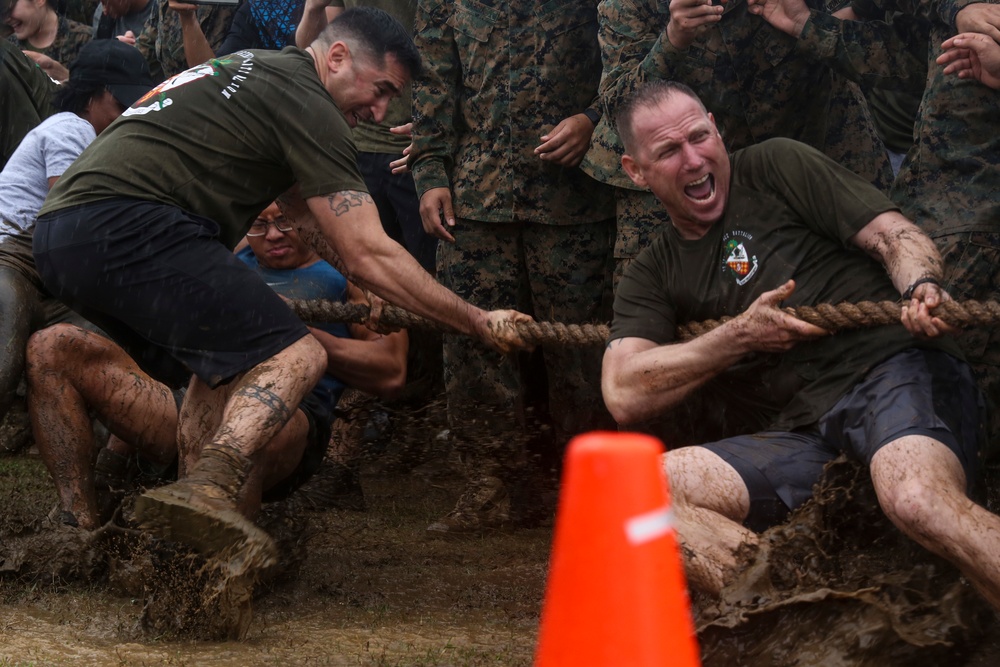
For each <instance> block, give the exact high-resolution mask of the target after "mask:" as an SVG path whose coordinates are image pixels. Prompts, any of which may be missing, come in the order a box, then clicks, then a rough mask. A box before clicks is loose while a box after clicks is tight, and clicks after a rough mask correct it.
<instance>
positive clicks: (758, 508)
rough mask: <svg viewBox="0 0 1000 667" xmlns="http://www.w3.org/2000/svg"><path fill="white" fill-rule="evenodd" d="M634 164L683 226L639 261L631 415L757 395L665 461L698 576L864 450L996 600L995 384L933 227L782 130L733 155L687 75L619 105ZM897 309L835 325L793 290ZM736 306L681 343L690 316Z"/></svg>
mask: <svg viewBox="0 0 1000 667" xmlns="http://www.w3.org/2000/svg"><path fill="white" fill-rule="evenodd" d="M618 129H619V134H620V135H621V137H622V140H623V142H624V145H625V155H624V156H623V158H622V166H623V167H624V169H625V171H626V173H628V175H629V177H630V178H632V179H633V180H634V181H635V183H636V184H637V185H639V186H642V187H649V188H650V189H651V190H652V191H653V193H654V194H655V195H656V196H657V198H658V199H659V200H660V202H661V203H662V204H663V205H664V207H665V208H666V210H667V212H668V213H669V214H670V220H671V226H670V227H669V228H667V229H666V230H665V231H664V233H663V235H662V236H661V237H660V238H659V239H658V240H657V241H656V242H655V243H653V244H652V245H651V246H650V247H649V248H647V249H646V250H645V251H644V252H643V253H642V254H640V255H639V257H638V258H637V259H636V261H635V262H634V263H633V264H632V265H631V266H630V267H629V268H628V269H627V270H626V273H625V275H624V277H623V279H622V282H621V284H620V285H619V288H618V292H617V294H616V297H615V307H614V310H615V314H614V323H613V325H612V331H611V337H610V338H611V342H610V343H609V344H608V347H607V349H606V351H605V355H604V368H603V373H602V389H603V393H604V398H605V401H606V403H607V405H608V408H609V409H610V411H611V413H612V415H613V416H614V417H615V419H616V420H617V421H618V422H619V423H623V424H633V423H637V422H641V421H642V420H645V419H648V418H650V417H652V416H655V415H656V414H657V413H660V412H662V411H664V410H666V409H668V408H670V407H672V406H675V405H677V404H679V403H681V402H682V401H684V400H686V399H687V398H688V396H690V395H691V393H692V392H694V391H695V390H701V391H709V392H711V394H712V396H713V399H714V401H715V402H714V405H716V406H717V410H718V411H719V412H720V413H721V412H722V411H723V410H726V409H729V406H730V405H734V404H741V403H742V404H744V405H746V404H748V403H749V404H752V405H753V407H754V409H755V410H757V411H758V413H759V415H760V423H761V424H762V426H761V427H760V428H759V429H757V432H756V433H747V434H743V435H735V436H732V437H726V438H723V439H722V440H718V441H716V442H709V443H706V444H700V445H695V446H688V447H680V448H677V449H672V450H671V451H670V452H669V453H668V454H667V455H666V456H665V458H664V469H665V471H666V474H667V475H668V477H669V479H670V485H671V489H672V492H673V497H674V510H675V512H676V517H677V526H678V534H679V536H680V540H681V544H682V548H683V552H684V556H685V564H686V567H687V572H688V578H689V580H690V582H691V584H692V585H693V586H696V587H698V588H700V589H703V590H705V591H707V592H714V593H716V594H718V593H719V592H720V591H721V590H722V589H723V588H724V587H725V586H726V585H727V584H728V583H730V582H732V581H733V579H734V577H735V576H736V574H737V573H738V572H739V569H740V568H739V565H740V563H739V561H738V557H737V554H738V552H739V551H740V549H741V547H743V546H744V545H757V544H758V543H759V542H758V537H757V532H759V531H762V530H764V529H766V528H768V527H770V526H772V525H775V524H777V523H780V522H781V521H783V520H784V518H785V517H786V516H787V514H788V513H789V511H791V510H794V509H795V508H796V507H798V506H800V505H801V504H802V503H804V502H805V501H806V500H808V499H809V497H810V496H811V495H812V487H813V484H814V483H815V482H816V481H818V479H819V477H820V475H821V473H822V470H823V466H824V465H825V464H826V463H827V462H829V461H831V460H833V459H834V458H836V457H837V456H838V455H840V454H841V453H843V454H846V455H847V456H848V457H850V458H853V459H855V460H858V461H861V462H863V463H865V464H867V465H868V467H869V469H870V472H871V477H872V482H873V483H874V486H875V491H876V494H877V495H878V499H879V504H880V505H881V507H882V509H883V511H884V512H885V513H886V515H887V516H888V518H889V519H890V520H891V521H892V522H893V523H894V524H895V525H896V526H897V527H898V528H899V529H900V530H901V531H903V532H904V533H905V534H906V535H908V536H909V537H910V538H912V539H913V540H915V541H917V542H918V543H919V544H921V545H922V546H924V547H925V548H927V549H929V550H930V551H932V552H934V553H935V554H937V555H939V556H941V557H943V558H947V559H948V560H950V561H951V562H952V563H954V564H955V565H956V566H957V567H958V568H959V569H961V571H962V572H963V573H964V574H965V575H966V577H967V578H968V579H969V581H970V582H972V583H973V585H974V586H976V588H977V589H978V590H979V591H980V593H982V594H983V596H984V597H985V598H986V599H987V600H988V601H989V602H990V603H992V604H993V605H994V606H995V607H1000V517H997V516H996V515H993V514H991V513H989V512H988V511H987V510H986V509H984V508H983V507H980V506H979V505H976V504H975V503H973V502H972V501H971V500H970V499H969V497H968V495H967V492H968V487H969V486H970V484H971V483H972V482H973V481H974V480H975V475H976V472H977V470H976V468H977V450H978V447H979V446H980V445H981V440H982V434H983V433H982V430H983V421H982V405H983V401H982V396H981V394H980V393H979V390H978V389H977V387H976V384H975V382H974V380H973V377H972V373H971V370H970V369H969V366H968V365H967V364H966V363H965V362H964V361H962V360H961V354H960V353H959V352H958V348H957V347H956V346H955V344H954V343H953V341H951V340H950V339H949V338H948V337H946V336H944V335H943V334H946V333H950V327H949V326H948V325H946V324H945V323H943V322H942V321H941V320H940V319H938V318H936V317H934V316H933V314H932V313H931V311H932V309H933V308H934V307H936V306H937V305H938V304H939V303H941V302H942V301H945V300H948V299H949V298H950V297H949V296H948V294H947V293H946V292H945V291H944V290H943V289H942V288H941V286H940V281H941V278H942V266H941V258H940V255H939V254H938V252H937V250H936V248H935V246H934V243H933V241H931V239H930V238H929V237H928V236H927V235H926V234H924V233H923V232H921V231H920V230H919V229H918V228H917V227H916V226H915V225H913V224H912V223H911V222H910V221H909V220H907V219H906V218H905V217H903V216H902V215H901V214H900V213H899V211H898V207H897V206H896V205H894V204H893V203H892V201H890V200H889V199H887V198H886V197H885V196H884V195H882V194H881V193H880V192H879V191H878V190H876V189H875V188H874V187H873V186H871V185H870V184H869V183H867V182H865V181H864V179H862V178H859V177H858V176H856V175H855V174H853V173H851V172H850V171H848V170H847V169H845V168H843V167H842V166H840V165H839V164H837V163H836V162H834V161H832V160H830V159H829V158H827V157H826V156H824V155H822V154H821V153H819V152H818V151H816V150H815V149H813V148H811V147H809V146H806V145H805V144H801V143H798V142H795V141H792V140H788V139H772V140H769V141H765V142H762V143H760V144H756V145H754V146H751V147H748V148H745V149H743V150H739V151H736V152H734V153H732V154H731V155H729V154H727V152H726V148H725V146H724V144H723V142H722V137H721V136H720V134H719V131H718V129H717V127H716V124H715V119H714V118H713V117H712V114H710V113H707V112H706V111H705V108H704V106H703V105H702V103H701V101H700V100H699V99H698V98H697V96H696V95H695V94H694V93H693V92H692V91H691V90H690V89H688V88H686V87H684V86H682V85H680V84H676V83H673V82H663V81H660V82H656V83H651V84H647V86H646V87H645V88H642V89H640V90H639V91H638V92H637V93H636V95H635V96H634V97H633V98H632V99H631V101H630V102H629V103H627V104H626V105H624V106H623V108H622V109H621V110H620V111H619V116H618ZM900 294H902V296H903V307H902V316H901V323H900V324H899V325H892V326H886V327H879V328H874V329H860V330H853V331H846V332H841V333H838V334H836V335H832V336H831V335H829V334H828V332H826V331H825V330H823V329H821V328H819V327H816V326H813V325H811V324H808V323H806V322H804V321H802V320H799V319H797V318H795V317H792V316H791V315H789V314H788V313H786V312H785V311H783V310H781V308H780V307H781V306H782V305H784V306H802V305H816V304H820V303H840V302H844V301H847V302H858V301H863V300H867V301H880V300H896V299H898V298H899V295H900ZM723 316H731V317H732V319H730V320H728V321H726V322H725V323H723V324H722V325H721V326H719V327H718V328H716V329H714V330H712V331H710V332H709V333H707V334H705V335H703V336H700V337H698V338H696V339H694V340H691V341H687V342H678V340H677V335H676V327H677V325H679V324H683V323H684V322H687V321H700V320H704V319H707V318H711V319H719V318H721V317H723Z"/></svg>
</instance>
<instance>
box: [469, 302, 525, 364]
mask: <svg viewBox="0 0 1000 667" xmlns="http://www.w3.org/2000/svg"><path fill="white" fill-rule="evenodd" d="M532 321H534V320H533V319H532V318H531V317H530V316H528V315H525V314H524V313H519V312H517V311H516V310H491V311H489V312H487V313H486V329H485V331H483V332H482V333H481V337H482V339H483V341H484V342H486V343H488V344H489V345H491V346H492V347H494V348H495V349H497V350H499V351H500V352H503V353H504V354H508V353H510V352H514V351H516V350H530V349H532V348H533V347H534V345H531V344H529V343H528V342H527V341H525V340H524V339H523V338H522V337H521V334H520V333H519V332H518V330H517V327H516V326H515V324H517V323H518V322H532Z"/></svg>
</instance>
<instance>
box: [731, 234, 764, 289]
mask: <svg viewBox="0 0 1000 667" xmlns="http://www.w3.org/2000/svg"><path fill="white" fill-rule="evenodd" d="M723 239H724V245H723V249H722V261H723V264H724V267H725V268H724V269H723V270H724V271H728V272H729V274H730V275H732V276H733V278H735V279H736V284H737V285H745V284H746V283H747V282H748V281H749V280H750V279H751V278H753V277H754V274H756V273H757V268H758V263H757V255H751V254H750V253H749V252H748V251H747V242H748V241H752V240H753V237H752V236H751V235H750V234H749V233H747V232H744V231H740V230H737V231H733V232H727V233H726V235H725V236H724V237H723Z"/></svg>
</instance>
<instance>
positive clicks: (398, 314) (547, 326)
mask: <svg viewBox="0 0 1000 667" xmlns="http://www.w3.org/2000/svg"><path fill="white" fill-rule="evenodd" d="M290 303H291V306H292V309H293V310H294V311H295V313H296V314H297V315H298V316H299V317H301V318H302V319H303V320H306V321H307V322H348V323H354V324H364V323H366V322H367V321H368V317H369V313H370V310H369V307H368V306H367V305H365V304H355V303H339V302H337V301H326V300H322V299H310V300H296V301H291V302H290ZM902 307H903V305H902V304H901V303H898V302H895V301H861V302H859V303H839V304H837V305H833V304H825V303H824V304H820V305H818V306H799V307H797V308H782V310H783V311H785V312H786V313H788V314H789V315H792V316H793V317H797V318H799V319H800V320H803V321H805V322H808V323H810V324H815V325H816V326H818V327H822V328H824V329H826V330H827V331H830V332H831V333H834V332H837V331H842V330H845V329H860V328H864V327H877V326H884V325H887V324H898V323H899V316H900V311H901V310H902ZM933 314H934V316H935V317H939V318H941V320H942V321H943V322H945V323H946V324H949V325H951V326H954V327H958V328H962V329H965V328H969V327H994V326H996V325H997V323H1000V303H998V302H996V301H945V302H944V303H942V304H940V305H939V306H938V307H937V308H935V309H934V310H933ZM730 319H732V318H729V317H725V318H723V319H721V320H705V321H703V322H690V323H688V324H683V325H681V326H680V327H678V329H677V335H678V338H679V339H680V340H690V339H692V338H696V337H698V336H700V335H702V334H704V333H707V332H709V331H711V330H712V329H714V328H715V327H717V326H719V325H720V324H722V323H723V322H726V321H728V320H730ZM379 325H380V326H381V327H382V329H383V330H390V331H391V330H396V329H432V330H435V331H442V332H451V333H454V331H453V330H452V329H450V328H449V327H445V326H443V325H440V324H438V323H437V322H434V321H432V320H428V319H426V318H424V317H420V316H419V315H414V314H413V313H411V312H409V311H407V310H403V309H402V308H399V307H397V306H392V305H388V304H387V305H386V306H385V307H383V308H382V313H381V316H380V317H379ZM517 328H518V331H519V332H520V334H521V336H522V338H524V339H525V341H527V342H528V343H530V344H532V345H562V346H565V347H584V346H587V345H604V344H605V343H606V342H607V339H608V334H609V327H608V326H607V325H606V324H563V323H562V322H525V323H520V324H518V325H517Z"/></svg>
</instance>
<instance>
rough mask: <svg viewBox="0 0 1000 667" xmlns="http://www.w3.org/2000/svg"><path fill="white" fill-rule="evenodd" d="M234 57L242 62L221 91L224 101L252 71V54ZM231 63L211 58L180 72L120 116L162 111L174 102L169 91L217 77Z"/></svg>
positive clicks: (228, 59) (226, 58)
mask: <svg viewBox="0 0 1000 667" xmlns="http://www.w3.org/2000/svg"><path fill="white" fill-rule="evenodd" d="M235 55H238V56H243V58H244V60H243V62H242V63H241V64H240V66H239V69H238V71H237V72H236V74H234V75H233V76H232V78H231V79H230V81H229V84H228V85H227V86H226V87H225V88H223V89H222V96H223V97H225V98H226V99H229V98H230V97H232V96H233V93H235V92H236V91H237V90H239V87H240V84H241V83H242V82H243V81H246V79H247V75H248V74H249V73H250V70H252V69H253V63H254V61H253V55H254V54H253V53H251V52H249V51H241V52H239V53H237V54H235ZM233 62H236V61H235V60H234V59H232V58H230V57H228V56H227V57H225V58H213V59H211V60H209V61H208V62H206V63H204V64H201V65H197V66H195V67H192V68H191V69H188V70H185V71H183V72H181V73H180V74H176V75H174V76H172V77H170V78H169V79H167V80H166V81H164V82H163V83H161V84H160V85H158V86H157V87H156V88H153V89H152V90H151V91H149V92H148V93H146V94H145V95H143V96H142V97H141V98H139V100H138V101H137V102H136V103H135V104H133V105H132V108H130V109H126V110H125V112H124V113H123V114H122V115H123V116H144V115H146V114H148V113H150V112H152V111H163V110H164V109H166V108H167V107H169V106H170V105H171V104H173V102H174V101H173V99H172V98H170V97H169V96H168V95H167V93H168V92H169V91H171V90H174V89H175V88H180V87H181V86H184V85H187V84H189V83H191V82H192V81H197V80H198V79H203V78H205V77H207V76H219V75H220V74H221V70H220V68H219V66H220V65H229V64H231V63H233Z"/></svg>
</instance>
